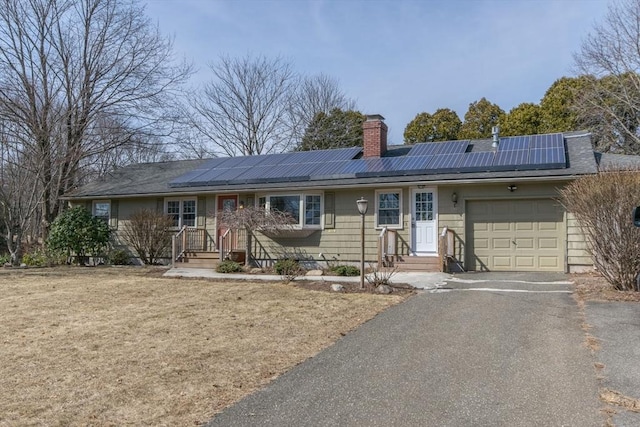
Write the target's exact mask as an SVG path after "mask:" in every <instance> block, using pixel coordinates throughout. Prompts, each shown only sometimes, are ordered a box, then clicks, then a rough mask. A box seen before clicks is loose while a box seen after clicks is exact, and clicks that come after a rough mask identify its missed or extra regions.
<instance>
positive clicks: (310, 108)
mask: <svg viewBox="0 0 640 427" xmlns="http://www.w3.org/2000/svg"><path fill="white" fill-rule="evenodd" d="M335 109H340V110H343V111H351V110H355V109H356V103H355V101H354V100H352V99H350V98H348V97H347V96H346V94H345V93H344V92H343V91H342V90H341V89H340V84H339V82H338V80H337V79H336V78H334V77H331V76H328V75H326V74H317V75H314V76H308V77H304V78H302V79H301V82H300V85H299V86H298V88H297V90H296V92H295V94H294V96H293V97H292V100H291V120H292V126H293V132H294V138H295V140H296V141H297V142H298V143H300V141H302V138H303V137H304V134H305V131H306V129H307V128H308V127H309V125H310V124H311V123H312V122H313V119H314V118H315V117H316V116H317V115H318V114H319V113H324V114H326V115H329V114H330V113H331V111H333V110H335Z"/></svg>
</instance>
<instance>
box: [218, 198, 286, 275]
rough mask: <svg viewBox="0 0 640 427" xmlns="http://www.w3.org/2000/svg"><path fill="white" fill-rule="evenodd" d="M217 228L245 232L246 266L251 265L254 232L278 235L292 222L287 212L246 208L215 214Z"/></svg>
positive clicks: (262, 208)
mask: <svg viewBox="0 0 640 427" xmlns="http://www.w3.org/2000/svg"><path fill="white" fill-rule="evenodd" d="M216 219H217V221H218V227H223V228H229V229H231V230H244V231H245V232H246V236H247V237H246V247H245V251H246V252H245V255H246V261H247V264H250V263H252V261H253V255H252V253H251V240H252V236H253V233H254V232H261V233H266V234H269V235H278V234H279V233H281V232H283V231H287V230H291V229H292V227H293V224H294V222H295V221H294V220H293V219H292V218H291V215H290V214H288V213H287V212H282V211H279V210H277V209H272V210H271V211H268V212H267V211H266V210H265V208H264V207H253V206H247V207H244V208H240V209H237V210H222V211H219V212H217V213H216Z"/></svg>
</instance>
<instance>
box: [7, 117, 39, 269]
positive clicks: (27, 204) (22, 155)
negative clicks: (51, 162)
mask: <svg viewBox="0 0 640 427" xmlns="http://www.w3.org/2000/svg"><path fill="white" fill-rule="evenodd" d="M8 127H9V124H7V123H6V122H4V123H1V124H0V224H1V225H2V227H0V228H1V229H2V230H3V231H4V238H5V240H6V244H7V249H8V251H9V255H10V256H11V263H12V264H14V265H16V264H18V263H19V262H20V259H21V257H22V252H23V241H24V239H25V237H27V236H28V235H29V233H32V232H33V231H34V228H35V227H34V217H35V216H36V214H37V213H38V212H39V208H40V202H41V201H42V195H43V188H42V187H41V186H40V185H39V182H38V181H39V178H40V177H39V173H40V170H41V168H40V166H41V165H38V164H32V163H31V161H32V160H33V159H34V156H32V155H30V153H26V152H24V151H23V148H24V145H23V144H21V143H20V142H19V141H16V140H13V139H12V138H10V136H9V135H10V134H11V133H10V132H7V130H8Z"/></svg>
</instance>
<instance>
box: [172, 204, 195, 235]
mask: <svg viewBox="0 0 640 427" xmlns="http://www.w3.org/2000/svg"><path fill="white" fill-rule="evenodd" d="M165 211H166V213H167V215H169V216H170V217H171V219H172V220H173V226H174V227H176V228H182V227H183V226H185V225H186V226H187V227H195V226H196V212H197V210H196V199H170V200H167V202H166V209H165Z"/></svg>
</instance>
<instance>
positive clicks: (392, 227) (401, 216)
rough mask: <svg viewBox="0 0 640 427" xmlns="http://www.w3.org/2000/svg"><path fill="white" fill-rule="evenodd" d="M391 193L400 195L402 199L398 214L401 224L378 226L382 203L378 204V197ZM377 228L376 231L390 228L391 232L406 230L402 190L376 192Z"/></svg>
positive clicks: (392, 189) (390, 189) (400, 199)
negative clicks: (379, 210) (379, 209)
mask: <svg viewBox="0 0 640 427" xmlns="http://www.w3.org/2000/svg"><path fill="white" fill-rule="evenodd" d="M389 193H398V194H399V195H400V198H399V200H398V202H399V212H398V221H399V224H378V217H379V216H378V208H379V206H380V203H378V197H379V196H380V194H389ZM374 203H375V214H374V215H375V228H376V230H382V229H383V228H385V227H386V228H388V229H390V230H402V229H403V228H404V209H403V195H402V189H401V188H389V189H384V190H376V191H375V200H374Z"/></svg>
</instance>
